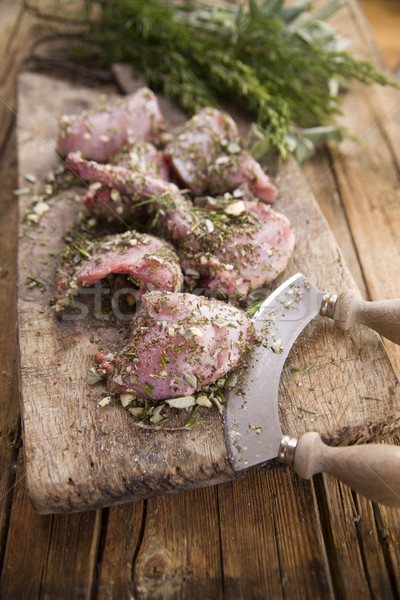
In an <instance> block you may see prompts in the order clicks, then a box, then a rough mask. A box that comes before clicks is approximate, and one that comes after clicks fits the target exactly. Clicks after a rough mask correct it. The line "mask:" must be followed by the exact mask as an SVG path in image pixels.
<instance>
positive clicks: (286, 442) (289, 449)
mask: <svg viewBox="0 0 400 600" xmlns="http://www.w3.org/2000/svg"><path fill="white" fill-rule="evenodd" d="M296 446H297V439H296V438H291V437H290V436H289V435H284V436H283V438H282V439H281V443H280V446H279V451H278V460H279V461H280V462H283V463H285V464H286V465H291V464H292V463H293V460H294V453H295V450H296Z"/></svg>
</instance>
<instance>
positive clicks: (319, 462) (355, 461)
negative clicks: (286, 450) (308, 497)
mask: <svg viewBox="0 0 400 600" xmlns="http://www.w3.org/2000/svg"><path fill="white" fill-rule="evenodd" d="M293 465H294V469H295V471H296V473H298V475H300V477H304V478H305V479H310V478H311V477H312V476H313V475H315V474H316V473H328V474H329V475H333V476H334V477H336V478H337V479H340V481H343V483H346V484H347V485H348V486H350V487H351V488H352V489H354V490H355V491H356V492H358V493H359V494H361V495H363V496H366V497H367V498H369V499H370V500H372V501H374V502H379V503H381V504H386V505H388V506H397V507H398V506H400V447H399V446H390V445H383V444H382V445H380V444H363V445H360V446H346V447H342V448H336V447H335V448H333V447H330V446H326V445H325V444H324V443H323V442H322V441H321V438H320V437H319V435H318V433H314V432H310V433H305V434H304V435H303V436H302V437H301V438H300V439H299V441H298V443H297V447H296V449H295V452H294V460H293Z"/></svg>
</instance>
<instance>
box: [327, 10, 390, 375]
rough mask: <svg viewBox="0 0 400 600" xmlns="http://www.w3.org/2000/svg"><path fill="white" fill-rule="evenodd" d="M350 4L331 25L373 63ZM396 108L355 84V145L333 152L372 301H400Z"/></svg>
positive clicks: (351, 117) (348, 121)
mask: <svg viewBox="0 0 400 600" xmlns="http://www.w3.org/2000/svg"><path fill="white" fill-rule="evenodd" d="M349 5H350V6H351V9H350V8H346V9H344V10H342V11H340V13H339V14H338V16H337V17H336V18H335V20H334V23H335V24H336V26H337V27H338V28H339V29H340V30H341V31H342V32H343V34H344V35H348V36H350V37H351V38H352V39H353V40H354V45H353V46H352V50H354V51H355V52H357V53H358V54H359V55H360V56H362V57H364V58H367V59H370V60H375V58H376V47H375V45H374V44H373V43H372V42H371V40H370V38H369V29H368V27H367V28H365V27H364V21H363V16H362V14H360V11H359V8H358V6H357V3H355V2H353V1H351V2H349ZM384 99H385V100H384ZM399 105H400V94H399V92H398V91H395V90H385V89H377V88H375V87H374V88H372V89H371V90H370V91H369V90H366V89H365V88H364V87H362V86H360V85H358V84H355V85H354V86H353V87H352V91H351V93H350V94H348V95H347V96H346V100H345V105H344V116H343V118H342V119H341V121H342V122H343V124H344V125H345V126H346V127H348V129H349V131H350V132H351V133H352V134H353V135H354V136H355V137H356V139H357V142H354V141H353V140H346V141H345V142H343V143H342V144H340V146H339V147H333V146H332V148H331V155H332V159H331V160H332V163H333V164H334V165H335V167H334V171H335V177H336V180H337V182H338V190H339V193H340V196H341V199H342V202H343V205H344V208H345V211H346V217H347V220H348V222H349V226H350V228H351V231H352V236H353V239H354V243H355V247H356V251H357V255H358V257H359V260H360V264H361V268H362V271H363V275H364V278H365V282H366V286H367V289H368V294H369V296H370V297H371V298H372V299H382V298H394V297H399V296H400V284H399V281H400V258H399V255H398V247H399V242H400V239H399V233H398V228H397V226H396V223H397V222H398V221H399V218H400V212H399V193H400V192H399V188H398V169H399V165H400V162H399V155H398V151H397V146H398V144H397V140H398V135H399V127H398V121H399V114H400V109H399ZM396 136H397V137H396ZM355 198H356V201H355V200H354V199H355ZM382 240H384V241H385V251H384V252H383V251H382ZM385 345H386V348H387V350H388V352H389V356H390V359H391V361H392V363H393V365H394V367H395V369H396V371H397V373H399V372H400V351H399V348H398V347H396V346H394V344H391V343H389V342H385Z"/></svg>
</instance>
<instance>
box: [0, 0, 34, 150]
mask: <svg viewBox="0 0 400 600" xmlns="http://www.w3.org/2000/svg"><path fill="white" fill-rule="evenodd" d="M23 5H24V2H23V1H22V0H3V2H2V3H1V20H0V148H1V147H2V145H3V144H4V142H5V140H6V137H7V134H8V131H9V129H10V125H11V123H12V122H13V120H14V118H15V110H16V90H15V88H16V84H15V81H16V76H17V73H18V70H19V68H20V63H21V60H22V59H23V58H25V57H26V55H27V54H28V50H29V46H30V43H31V40H32V37H31V33H32V30H31V27H32V19H31V17H30V16H28V15H27V14H26V13H25V12H24V9H23Z"/></svg>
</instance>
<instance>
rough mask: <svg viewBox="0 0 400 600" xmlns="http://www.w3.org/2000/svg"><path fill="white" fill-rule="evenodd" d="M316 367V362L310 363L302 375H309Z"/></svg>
mask: <svg viewBox="0 0 400 600" xmlns="http://www.w3.org/2000/svg"><path fill="white" fill-rule="evenodd" d="M314 366H315V362H313V363H310V364H309V365H308V366H307V367H306V368H305V369H304V371H302V373H307V372H308V371H310V370H311V369H312V368H313V367H314Z"/></svg>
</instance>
